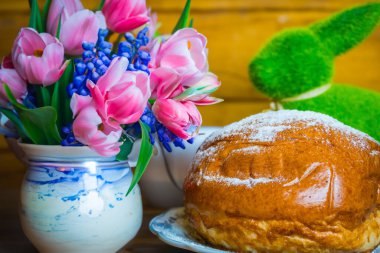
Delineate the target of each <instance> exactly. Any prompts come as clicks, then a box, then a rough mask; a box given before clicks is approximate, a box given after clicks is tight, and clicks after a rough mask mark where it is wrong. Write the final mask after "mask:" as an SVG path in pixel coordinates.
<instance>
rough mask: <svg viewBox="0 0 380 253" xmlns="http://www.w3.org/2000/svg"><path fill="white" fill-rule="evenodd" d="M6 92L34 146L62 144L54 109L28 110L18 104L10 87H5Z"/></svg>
mask: <svg viewBox="0 0 380 253" xmlns="http://www.w3.org/2000/svg"><path fill="white" fill-rule="evenodd" d="M4 90H5V92H6V94H7V96H8V99H9V101H10V102H11V104H12V105H13V106H14V107H15V109H16V111H17V113H18V115H19V117H20V121H21V123H22V125H23V127H24V129H25V134H26V136H27V137H28V138H29V139H30V140H31V141H32V142H33V143H34V144H42V145H56V144H60V142H61V136H60V135H59V131H58V128H57V126H56V121H57V112H56V110H55V109H54V108H53V107H51V106H45V107H40V108H36V109H28V108H26V107H25V106H24V105H22V104H20V103H18V102H17V100H16V98H15V97H14V96H13V94H12V91H11V90H10V88H9V87H8V85H6V84H5V85H4Z"/></svg>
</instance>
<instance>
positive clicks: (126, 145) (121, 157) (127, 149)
mask: <svg viewBox="0 0 380 253" xmlns="http://www.w3.org/2000/svg"><path fill="white" fill-rule="evenodd" d="M132 147H133V142H132V141H131V140H130V139H128V138H126V139H125V140H124V142H123V144H122V145H121V147H120V152H119V154H117V156H116V159H117V160H118V161H125V160H127V159H128V155H129V154H130V153H131V150H132Z"/></svg>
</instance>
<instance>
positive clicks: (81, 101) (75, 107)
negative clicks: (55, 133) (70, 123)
mask: <svg viewBox="0 0 380 253" xmlns="http://www.w3.org/2000/svg"><path fill="white" fill-rule="evenodd" d="M91 103H92V98H91V97H90V96H81V95H78V94H76V93H74V94H73V96H72V98H71V101H70V108H71V111H72V112H73V117H75V116H76V115H78V113H79V112H80V111H81V110H83V109H84V108H86V107H87V106H89V105H90V104H91Z"/></svg>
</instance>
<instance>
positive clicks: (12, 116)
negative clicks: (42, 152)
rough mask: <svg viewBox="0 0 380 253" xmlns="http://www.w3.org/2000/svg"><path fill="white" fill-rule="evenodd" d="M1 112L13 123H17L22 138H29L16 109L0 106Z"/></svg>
mask: <svg viewBox="0 0 380 253" xmlns="http://www.w3.org/2000/svg"><path fill="white" fill-rule="evenodd" d="M0 113H2V114H4V116H5V117H7V118H8V119H9V120H10V121H11V122H12V123H13V125H15V127H16V129H17V132H18V134H19V136H20V137H21V139H22V140H25V139H27V136H26V133H25V129H24V126H23V125H22V122H21V120H20V119H19V118H18V115H17V114H16V113H15V112H14V111H12V110H9V109H7V108H3V107H0Z"/></svg>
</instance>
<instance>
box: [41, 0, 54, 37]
mask: <svg viewBox="0 0 380 253" xmlns="http://www.w3.org/2000/svg"><path fill="white" fill-rule="evenodd" d="M51 1H52V0H46V2H45V5H44V8H43V10H42V15H41V19H42V25H43V29H44V31H45V32H46V31H47V28H46V23H47V18H48V15H49V9H50V5H51Z"/></svg>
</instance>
